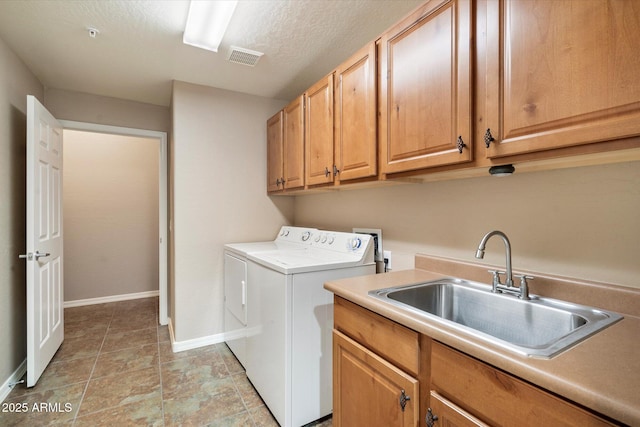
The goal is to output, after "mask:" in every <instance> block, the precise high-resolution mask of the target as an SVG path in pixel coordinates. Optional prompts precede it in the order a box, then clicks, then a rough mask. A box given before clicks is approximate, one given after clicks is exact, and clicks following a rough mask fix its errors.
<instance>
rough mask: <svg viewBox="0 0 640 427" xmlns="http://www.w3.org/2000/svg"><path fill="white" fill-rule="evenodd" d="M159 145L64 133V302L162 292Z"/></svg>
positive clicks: (126, 138) (125, 138)
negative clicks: (159, 259)
mask: <svg viewBox="0 0 640 427" xmlns="http://www.w3.org/2000/svg"><path fill="white" fill-rule="evenodd" d="M159 144H160V141H159V140H157V139H151V138H140V137H129V136H120V135H107V134H99V133H89V132H81V131H73V130H65V132H64V181H63V182H64V245H65V247H64V252H65V265H64V271H65V289H64V291H65V301H76V300H82V299H88V298H99V297H106V296H114V295H123V294H130V293H138V292H149V291H158V239H159V236H158V183H159V180H158V173H159V171H158V168H159V150H160V146H159Z"/></svg>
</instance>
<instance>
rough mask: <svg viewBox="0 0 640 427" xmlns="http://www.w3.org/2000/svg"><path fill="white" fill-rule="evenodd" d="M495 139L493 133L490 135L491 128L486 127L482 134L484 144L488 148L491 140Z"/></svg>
mask: <svg viewBox="0 0 640 427" xmlns="http://www.w3.org/2000/svg"><path fill="white" fill-rule="evenodd" d="M495 140H496V139H495V138H494V137H493V135H491V129H490V128H488V129H487V131H486V132H485V134H484V145H486V146H487V148H489V146H490V145H491V143H492V142H493V141H495Z"/></svg>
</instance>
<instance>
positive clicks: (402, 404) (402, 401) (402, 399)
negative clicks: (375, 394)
mask: <svg viewBox="0 0 640 427" xmlns="http://www.w3.org/2000/svg"><path fill="white" fill-rule="evenodd" d="M408 400H411V397H410V396H407V394H406V393H405V391H404V390H402V391H401V392H400V407H401V408H402V412H404V407H405V406H407V401H408Z"/></svg>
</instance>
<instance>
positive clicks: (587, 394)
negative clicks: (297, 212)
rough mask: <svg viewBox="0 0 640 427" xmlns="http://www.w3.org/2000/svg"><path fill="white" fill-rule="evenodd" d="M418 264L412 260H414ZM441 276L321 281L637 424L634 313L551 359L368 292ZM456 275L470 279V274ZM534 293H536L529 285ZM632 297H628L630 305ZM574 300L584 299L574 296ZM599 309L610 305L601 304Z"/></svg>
mask: <svg viewBox="0 0 640 427" xmlns="http://www.w3.org/2000/svg"><path fill="white" fill-rule="evenodd" d="M419 264H421V263H419V262H418V260H417V259H416V265H417V266H418V265H419ZM483 268H484V267H483ZM435 269H436V270H440V269H439V268H435ZM451 275H453V274H451ZM443 276H445V274H443V273H442V271H438V272H433V271H427V270H423V269H415V270H407V271H398V272H391V273H386V274H377V275H370V276H361V277H354V278H350V279H342V280H336V281H331V282H327V283H325V288H326V289H327V290H329V291H331V292H333V293H334V294H336V295H338V296H341V297H343V298H345V299H347V300H349V301H352V302H354V303H355V304H358V305H360V306H362V307H365V308H368V309H369V310H371V311H374V312H376V313H378V314H380V315H382V316H385V317H387V318H389V319H392V320H394V321H396V322H398V323H400V324H402V325H405V326H407V327H409V328H411V329H413V330H415V331H417V332H420V333H422V334H425V335H427V336H429V337H431V338H433V339H435V340H437V341H440V342H442V343H444V344H447V345H449V346H451V347H453V348H456V349H458V350H460V351H462V352H464V353H467V354H469V355H471V356H474V357H476V358H478V359H480V360H483V361H485V362H486V363H489V364H491V365H493V366H495V367H497V368H500V369H502V370H504V371H506V372H509V373H511V374H513V375H515V376H517V377H520V378H522V379H524V380H527V381H529V382H531V383H533V384H536V385H538V386H539V387H542V388H544V389H546V390H548V391H551V392H554V393H556V394H559V395H561V396H564V397H565V398H567V399H569V400H571V401H573V402H576V403H578V404H581V405H583V406H585V407H587V408H590V409H592V410H593V411H595V412H599V413H601V414H604V415H606V416H608V417H611V418H613V419H615V420H617V421H620V422H623V423H626V424H629V425H636V426H640V317H638V314H637V313H634V315H630V314H627V313H624V312H623V313H621V314H623V315H624V319H622V320H621V321H619V322H617V323H615V324H614V325H611V326H609V327H608V328H606V329H604V330H602V331H601V332H599V333H597V334H596V335H593V336H591V337H590V338H587V339H586V340H584V341H582V342H580V343H579V344H577V345H575V346H573V347H571V348H570V349H568V350H566V351H564V352H563V353H560V354H559V355H557V356H555V357H553V358H551V359H535V358H530V357H526V356H522V355H519V354H516V353H513V352H510V351H508V350H505V349H502V348H501V347H499V346H496V345H491V344H489V343H487V342H486V341H483V340H481V339H478V338H476V337H474V336H473V335H472V334H470V333H469V334H467V333H464V332H460V331H457V330H455V329H453V328H451V327H448V326H446V325H442V324H441V323H439V322H434V321H430V320H428V319H425V318H424V317H421V316H420V315H418V314H414V313H412V312H411V311H409V310H404V309H402V308H399V307H394V306H392V305H390V304H387V303H384V302H383V301H380V300H377V299H375V298H373V297H370V296H369V295H368V294H367V293H368V292H369V291H370V290H373V289H381V288H387V287H392V286H400V285H408V284H415V283H421V282H425V281H428V280H433V279H437V278H440V277H443ZM456 277H463V278H467V279H471V280H474V278H473V277H465V276H456ZM625 289H626V290H627V291H629V289H628V288H625ZM631 291H633V290H631ZM532 293H536V292H533V290H532ZM638 294H640V292H638ZM538 295H541V294H538ZM632 295H633V293H632ZM545 296H548V295H545ZM636 297H637V295H633V296H632V297H631V299H632V300H633V304H634V305H635V304H636V303H637V300H636V299H635V298H636ZM624 299H625V300H628V299H629V298H624ZM573 302H577V303H582V304H584V302H581V301H578V300H574V301H573ZM591 305H593V304H591ZM599 308H605V309H609V310H613V308H610V307H606V306H602V305H601V306H600V307H599ZM638 309H640V307H638ZM613 311H617V310H613ZM618 312H620V311H618ZM505 321H506V320H505Z"/></svg>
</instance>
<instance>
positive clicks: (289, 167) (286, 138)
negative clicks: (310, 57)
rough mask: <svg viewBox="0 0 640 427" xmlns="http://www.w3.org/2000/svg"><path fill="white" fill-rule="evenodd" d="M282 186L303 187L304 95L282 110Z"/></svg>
mask: <svg viewBox="0 0 640 427" xmlns="http://www.w3.org/2000/svg"><path fill="white" fill-rule="evenodd" d="M282 147H283V150H284V154H283V158H284V166H283V170H284V188H285V189H292V188H301V187H304V95H301V96H299V97H298V98H296V99H295V100H294V101H293V102H291V103H290V104H289V105H287V106H286V107H285V108H284V110H283V138H282Z"/></svg>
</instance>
